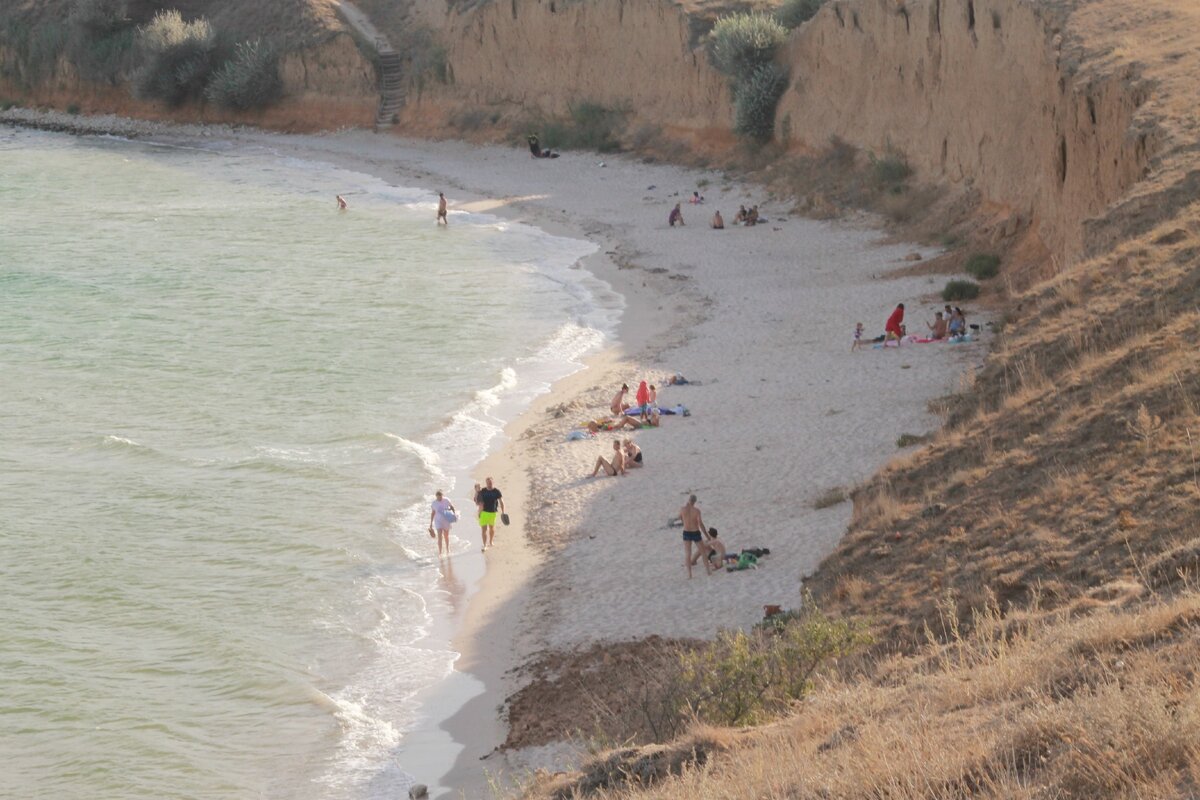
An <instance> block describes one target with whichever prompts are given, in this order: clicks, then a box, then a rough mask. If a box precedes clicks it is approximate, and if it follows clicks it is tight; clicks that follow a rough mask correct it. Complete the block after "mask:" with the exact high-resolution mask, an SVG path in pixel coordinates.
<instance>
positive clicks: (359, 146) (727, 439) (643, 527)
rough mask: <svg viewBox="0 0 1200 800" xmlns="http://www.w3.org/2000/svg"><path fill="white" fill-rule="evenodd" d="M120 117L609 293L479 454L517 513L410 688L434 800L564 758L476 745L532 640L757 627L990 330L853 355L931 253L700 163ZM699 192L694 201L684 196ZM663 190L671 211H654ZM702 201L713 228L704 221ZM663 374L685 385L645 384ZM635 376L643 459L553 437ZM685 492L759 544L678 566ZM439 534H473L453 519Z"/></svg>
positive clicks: (925, 284)
mask: <svg viewBox="0 0 1200 800" xmlns="http://www.w3.org/2000/svg"><path fill="white" fill-rule="evenodd" d="M135 132H137V133H148V134H149V135H151V136H158V137H161V138H164V139H165V140H169V141H172V142H179V141H180V140H184V141H186V140H187V139H188V138H189V137H206V138H207V137H210V136H219V137H221V138H231V139H233V140H234V141H237V142H241V143H244V144H248V145H251V146H263V147H268V148H271V149H273V150H276V151H277V152H279V153H281V154H284V155H288V156H293V157H298V158H305V159H310V160H315V161H326V162H332V163H335V164H338V165H339V166H343V167H346V168H350V169H355V170H359V171H363V172H368V173H371V174H374V175H376V176H378V177H381V178H383V179H385V180H388V181H393V182H396V183H402V184H407V185H418V186H423V187H426V188H429V189H432V190H434V191H437V190H439V189H440V190H442V191H445V192H446V194H447V196H448V197H449V199H450V203H451V206H450V211H451V215H450V227H451V229H453V224H454V213H455V211H462V210H475V211H489V212H492V213H496V214H499V215H502V216H504V217H507V218H510V219H520V220H523V221H526V222H530V223H532V224H535V225H538V226H540V227H543V228H545V229H547V230H550V231H552V232H558V233H562V234H565V235H575V236H580V237H586V238H588V239H590V240H592V241H593V242H595V243H596V244H597V245H598V247H599V250H598V252H597V253H596V254H595V255H594V256H592V257H590V258H588V259H586V260H585V262H584V263H583V264H582V265H581V268H583V269H587V270H590V271H591V272H592V273H594V274H595V275H596V276H597V277H598V278H600V279H601V280H603V281H606V282H607V283H609V284H610V285H611V286H612V287H613V289H614V291H616V292H618V293H619V294H620V295H622V296H623V297H624V298H625V304H626V306H625V310H624V315H623V319H622V322H621V325H620V330H619V335H618V341H617V342H615V343H614V344H613V346H611V347H610V348H608V349H607V350H606V351H604V352H602V353H599V354H597V355H596V356H594V357H592V358H591V359H590V360H589V362H588V367H587V369H585V370H584V371H582V372H579V373H577V374H575V375H573V376H571V377H569V378H567V379H565V380H563V381H561V382H560V383H558V384H556V385H555V386H554V387H553V389H552V390H551V392H550V393H549V394H547V395H544V396H543V397H542V398H540V399H539V400H538V401H537V402H536V403H535V404H534V405H533V407H532V408H530V409H529V410H528V411H527V412H526V413H525V414H524V415H523V416H522V417H521V418H520V419H518V420H517V421H516V422H514V423H513V424H512V425H510V426H509V428H508V429H507V431H506V433H507V438H508V442H507V444H506V445H505V446H504V448H503V449H502V450H501V451H499V452H497V453H495V454H494V455H493V456H492V457H491V458H490V459H489V460H488V462H486V463H485V464H484V465H482V466H481V467H480V469H479V471H478V477H479V478H480V479H482V478H483V477H484V476H485V475H491V476H494V477H495V478H496V482H497V484H498V485H499V486H500V487H501V488H502V489H503V490H504V493H505V498H506V501H507V503H508V507H509V510H510V512H511V513H512V517H513V523H514V524H513V525H512V526H511V527H507V528H502V529H500V530H499V532H498V535H497V547H496V548H495V549H493V550H491V551H489V552H488V553H486V554H481V553H479V552H478V550H477V549H476V550H473V551H472V552H470V553H468V554H467V555H466V556H461V557H459V559H460V560H466V559H478V560H480V561H483V560H486V564H487V568H486V574H485V575H484V577H483V579H482V580H481V582H480V584H479V589H478V591H477V593H476V594H475V595H474V596H473V597H472V598H471V600H470V603H469V605H468V607H467V609H466V611H465V614H464V615H463V616H462V622H461V627H460V629H459V630H458V631H457V632H456V635H455V639H454V641H455V645H456V647H457V648H458V649H459V650H460V652H461V653H462V658H461V659H460V661H459V663H458V669H459V670H460V671H462V672H464V673H468V674H470V675H471V676H472V681H470V682H469V683H470V686H460V687H459V688H458V689H454V690H448V691H447V692H446V693H444V694H443V695H439V696H438V697H437V698H435V699H432V700H430V703H431V704H435V705H439V706H440V707H439V708H432V707H431V708H429V709H427V714H428V715H429V716H431V717H434V718H439V719H441V720H443V721H444V729H445V730H446V731H447V732H448V734H449V736H450V738H451V739H452V740H453V741H454V742H456V745H457V746H458V747H459V748H460V752H459V753H458V755H457V761H456V763H455V764H454V766H453V768H452V769H450V771H449V772H448V773H447V774H444V775H437V774H424V773H421V772H420V771H419V768H420V765H419V764H418V765H414V766H416V767H417V768H418V778H419V779H420V780H422V781H424V782H426V783H428V784H429V785H430V786H431V789H432V790H433V794H434V796H446V797H467V798H475V797H487V796H491V795H490V792H491V789H489V781H495V782H498V783H500V784H504V783H506V782H508V781H510V780H512V779H514V778H519V777H520V776H521V775H522V774H524V772H525V771H526V770H528V769H530V768H533V767H537V766H550V767H554V766H557V764H555V761H554V759H555V758H562V757H565V754H567V753H569V752H570V751H569V748H567V749H564V748H554V747H550V748H537V749H536V751H535V752H530V753H520V752H517V753H512V752H502V753H495V754H494V755H491V756H489V754H490V753H492V751H493V750H494V749H495V748H496V747H497V746H498V745H500V744H501V743H502V742H503V740H504V737H505V727H504V725H503V722H502V720H501V719H500V718H499V716H498V711H497V709H498V707H499V706H500V705H501V704H502V703H503V701H504V698H505V697H507V696H508V695H510V694H511V693H512V692H513V691H514V690H515V689H516V688H518V680H519V678H518V677H517V676H516V675H514V674H513V672H512V670H514V669H515V668H516V667H519V666H520V665H522V664H524V663H525V662H527V661H528V660H529V659H530V658H531V656H532V655H533V654H536V653H542V652H545V651H552V650H558V649H567V648H574V647H578V646H581V645H587V644H591V643H594V642H607V641H623V640H630V639H636V638H638V637H644V636H647V635H650V634H660V635H664V636H675V637H710V636H712V635H713V634H715V632H716V631H717V630H718V629H719V628H721V627H733V626H746V625H750V624H752V623H754V622H755V621H757V620H759V619H760V618H761V616H762V611H763V606H764V605H765V604H778V605H782V606H784V607H795V606H797V605H798V604H799V602H800V598H801V592H802V585H803V578H804V577H805V576H806V575H808V574H809V573H811V572H812V571H813V570H814V569H815V568H816V567H817V565H818V564H819V563H820V561H821V560H822V558H823V557H824V556H825V555H826V554H828V553H829V552H830V550H831V549H832V547H833V546H834V545H835V543H836V542H837V541H838V539H839V538H840V537H841V536H842V534H843V532H844V531H845V529H846V526H847V523H848V521H849V519H850V513H851V504H850V503H849V502H841V503H836V504H834V505H832V506H829V507H826V508H823V509H816V508H814V502H815V501H816V500H817V499H818V498H819V497H821V496H822V495H824V494H825V493H826V492H828V491H829V490H831V489H835V488H838V487H841V488H845V489H849V488H851V487H853V486H854V485H855V484H857V483H859V482H861V481H863V480H865V479H867V478H868V477H869V476H870V475H871V474H872V473H873V472H874V471H875V470H877V469H878V468H879V467H880V466H881V465H883V464H884V463H886V462H887V461H888V460H889V459H891V458H892V457H894V456H895V455H896V454H897V453H898V450H897V445H896V440H897V437H899V436H900V435H901V434H903V433H909V434H923V433H926V432H928V431H930V430H932V429H933V428H934V427H936V426H937V424H938V419H937V418H936V417H935V416H933V415H932V414H930V413H929V411H928V409H927V405H928V402H929V401H930V400H931V399H933V398H936V397H939V396H942V395H944V394H946V393H948V392H949V391H951V390H952V389H955V388H956V387H957V386H958V382H959V380H960V377H961V376H962V375H963V374H964V373H965V372H967V371H969V370H971V369H973V368H974V366H975V365H977V364H979V363H980V362H981V361H982V359H983V356H984V353H985V348H986V346H987V338H988V337H987V335H986V333H985V334H984V336H983V337H982V341H979V342H975V343H971V344H965V345H950V344H942V343H937V344H927V345H911V346H908V345H906V346H904V347H902V348H900V349H898V350H897V349H892V348H889V349H886V350H879V349H872V348H871V347H870V345H868V346H867V347H866V348H865V349H864V350H861V351H859V352H854V353H852V352H850V342H851V334H852V331H853V329H854V325H855V323H856V322H860V321H861V322H863V323H864V325H865V328H866V334H867V336H868V337H870V336H874V335H877V334H879V333H881V332H882V328H883V323H884V320H885V319H886V318H887V316H888V314H889V313H890V312H891V310H892V309H893V308H894V307H895V305H896V303H898V302H903V303H905V304H906V306H907V307H908V315H907V321H908V324H909V329H910V331H912V332H918V331H920V332H923V331H924V330H925V322H926V321H927V320H932V319H933V313H934V310H935V309H940V308H941V306H942V303H941V301H940V299H939V298H938V297H936V292H937V290H938V289H940V286H941V283H942V279H939V278H937V277H931V276H916V277H904V278H893V277H889V272H892V271H895V270H898V269H899V268H900V267H902V266H904V265H905V264H906V262H905V261H904V258H905V256H906V255H907V254H909V253H912V252H914V251H918V252H922V254H923V255H924V256H925V257H928V256H930V255H932V254H933V253H934V252H935V251H929V250H924V251H923V250H921V249H920V248H917V247H914V246H913V245H909V244H889V243H885V242H884V241H883V239H882V237H881V234H879V233H878V232H877V231H876V230H874V229H873V228H872V223H871V220H869V219H865V218H864V219H858V220H854V221H851V222H840V223H828V222H816V221H811V220H806V219H802V218H798V217H790V216H788V215H787V211H788V210H789V208H790V206H791V201H790V200H789V199H787V198H781V199H773V198H770V197H768V196H766V194H765V193H764V192H762V191H760V190H758V189H757V188H756V187H754V186H748V185H743V184H739V183H738V182H736V181H731V180H728V179H726V178H725V177H724V176H723V175H722V174H721V173H718V172H704V171H697V170H689V169H683V168H677V167H672V166H666V165H658V164H645V163H641V162H639V161H638V160H637V159H635V158H627V157H621V156H599V155H595V154H588V153H578V154H577V153H568V154H566V155H565V156H564V157H563V158H561V159H558V160H555V161H548V160H547V161H534V160H532V159H530V158H529V157H528V152H527V151H522V150H520V149H516V148H506V147H496V146H490V147H480V146H475V145H469V144H464V143H459V142H416V141H409V140H402V139H398V138H394V137H390V136H378V135H373V134H370V133H366V132H361V131H347V132H341V133H337V134H330V135H324V136H285V135H278V134H268V133H255V132H246V131H230V130H228V129H222V130H219V131H211V130H204V129H182V128H176V129H168V128H161V127H155V128H152V129H151V130H148V131H142V130H138V131H135ZM697 189H698V190H699V191H700V192H701V193H702V194H703V195H704V196H705V198H706V199H705V202H704V203H703V204H702V205H690V204H689V203H688V202H687V199H688V197H689V196H690V195H691V192H692V191H693V190H697ZM676 202H682V203H683V215H684V219H685V222H686V225H685V226H684V227H679V228H670V227H668V225H667V216H668V212H669V211H670V209H671V208H672V206H673V205H674V204H675V203H676ZM743 203H744V204H747V205H748V204H751V203H754V204H758V205H759V207H760V212H761V213H762V215H763V216H764V217H765V218H766V219H767V222H766V223H765V224H760V225H758V226H755V227H751V228H744V227H739V226H733V225H732V224H731V223H732V219H733V216H734V213H735V212H736V211H737V207H738V205H739V204H743ZM716 210H720V211H721V213H722V214H723V215H724V217H725V220H726V224H727V226H728V227H727V228H726V229H725V230H722V231H716V230H711V229H710V228H709V219H710V218H711V216H712V214H713V212H714V211H716ZM431 224H432V218H431ZM968 313H970V309H968ZM971 321H972V322H982V319H981V318H980V317H979V315H974V316H972V318H971ZM985 330H986V329H985ZM675 373H681V374H683V375H685V376H686V377H687V379H688V380H689V381H690V383H689V384H688V385H685V386H666V385H664V384H666V383H667V380H668V377H669V376H670V375H673V374H675ZM643 379H644V380H647V381H649V382H650V383H653V384H655V385H656V386H658V389H659V404H660V405H662V406H664V407H674V406H676V405H682V406H685V407H686V408H687V409H688V410H689V412H690V415H689V416H686V417H684V416H667V417H663V421H662V425H661V427H659V428H657V429H649V430H640V431H637V432H632V433H630V432H623V433H622V434H621V436H622V438H624V437H625V436H631V438H633V439H634V440H635V441H636V442H637V443H638V445H639V446H640V447H641V448H642V451H643V453H644V457H645V466H644V467H642V468H640V469H636V470H631V471H630V474H629V475H627V476H622V477H606V476H604V475H603V474H602V475H601V476H600V477H596V478H589V477H588V475H589V473H590V472H591V469H592V464H593V462H594V460H595V458H596V456H598V455H602V454H603V455H606V456H607V455H609V454H611V441H612V440H613V438H614V434H601V435H600V436H598V437H597V438H595V439H590V440H582V441H568V440H567V434H568V432H569V431H571V430H572V429H573V428H577V427H579V426H581V425H582V424H584V423H586V421H587V420H590V419H593V418H597V417H602V416H605V415H606V410H607V407H608V404H609V401H610V400H611V398H612V396H613V394H614V392H615V391H616V390H617V389H618V388H619V387H620V385H621V383H622V382H624V383H627V384H629V386H630V387H631V392H630V398H629V399H630V402H632V390H633V389H636V387H637V385H638V382H639V381H640V380H643ZM693 492H694V493H695V494H696V495H697V496H698V497H699V501H700V508H701V510H702V512H703V515H704V519H705V522H706V523H707V524H708V525H709V526H715V527H717V528H718V529H719V530H720V532H721V538H722V539H723V540H724V542H725V545H726V547H727V548H728V549H729V550H730V551H731V552H736V551H737V550H739V549H741V548H750V547H757V548H769V549H770V551H771V555H770V556H769V557H767V558H765V559H764V560H762V561H761V562H760V565H759V567H758V568H757V569H755V570H749V571H745V572H737V573H726V572H723V571H721V572H717V573H715V574H713V575H706V574H705V572H704V570H703V569H700V568H698V569H697V572H696V575H695V577H694V578H693V579H691V580H688V578H687V575H686V573H685V570H684V566H683V548H682V546H681V536H680V533H681V531H680V528H678V527H672V526H671V525H670V520H671V518H673V517H674V516H676V514H677V513H678V511H679V509H680V507H681V506H682V505H683V503H684V502H685V501H686V499H687V496H688V494H689V493H693ZM460 494H461V493H460ZM455 533H456V535H458V536H462V537H468V538H469V539H470V540H471V541H472V542H474V541H476V539H477V537H478V531H477V530H474V529H472V526H471V525H469V524H463V525H460V526H459V528H458V529H457V530H456V531H455ZM443 746H444V745H443ZM485 756H489V757H487V758H486V759H485V760H481V758H482V757H485ZM439 763H440V761H439ZM430 769H431V770H435V769H440V768H435V767H434V766H433V765H432V764H431V765H430Z"/></svg>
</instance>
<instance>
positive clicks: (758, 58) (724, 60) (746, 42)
mask: <svg viewBox="0 0 1200 800" xmlns="http://www.w3.org/2000/svg"><path fill="white" fill-rule="evenodd" d="M786 38H787V30H785V29H784V27H783V26H782V25H780V24H779V23H778V22H776V21H775V19H774V18H773V17H770V16H767V15H766V14H733V15H731V16H728V17H722V18H721V19H719V20H717V24H716V25H714V26H713V29H712V33H710V34H709V40H708V52H709V58H710V59H711V60H712V63H713V66H715V67H716V68H717V69H718V70H720V71H721V72H723V73H725V74H726V75H728V76H729V78H730V80H731V81H732V82H733V87H734V91H735V92H736V91H737V88H738V87H739V86H740V85H741V84H743V83H745V82H746V81H749V80H750V79H751V78H752V77H754V73H755V71H756V70H757V69H758V68H759V67H761V66H763V65H764V64H769V63H771V61H772V60H774V58H775V52H776V51H777V50H778V49H779V46H780V45H782V44H783V42H784V40H785V39H786Z"/></svg>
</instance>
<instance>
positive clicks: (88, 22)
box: [68, 0, 133, 39]
mask: <svg viewBox="0 0 1200 800" xmlns="http://www.w3.org/2000/svg"><path fill="white" fill-rule="evenodd" d="M128 6H129V3H128V2H127V1H126V0H75V2H74V3H73V4H72V5H71V13H70V15H69V16H68V20H69V21H70V23H71V27H72V28H74V29H76V30H77V31H79V32H80V33H83V34H86V35H87V36H88V37H89V38H92V39H101V38H104V37H105V36H111V35H112V34H114V33H117V32H119V31H123V30H127V29H129V28H131V27H133V22H132V21H131V20H130V19H129V8H128Z"/></svg>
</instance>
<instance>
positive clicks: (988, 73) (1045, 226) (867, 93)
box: [777, 0, 1149, 263]
mask: <svg viewBox="0 0 1200 800" xmlns="http://www.w3.org/2000/svg"><path fill="white" fill-rule="evenodd" d="M1063 19H1064V17H1063V16H1060V15H1059V14H1054V13H1051V12H1050V11H1048V10H1046V9H1042V10H1041V11H1039V10H1038V9H1037V8H1036V7H1035V6H1034V5H1033V4H1031V3H1029V2H1027V0H903V1H901V0H833V2H831V3H830V4H829V5H828V6H827V7H826V8H824V9H822V11H821V12H820V14H818V16H817V17H816V18H814V19H813V20H812V21H811V22H810V23H809V24H807V25H804V26H802V27H801V28H800V29H798V30H797V31H796V33H795V34H794V36H793V37H792V39H791V41H790V42H789V44H788V47H787V48H786V51H785V53H784V54H783V60H784V61H785V62H786V64H787V66H788V68H789V69H790V71H791V75H792V84H791V87H790V88H789V89H788V91H787V92H786V93H785V95H784V97H783V100H782V101H781V102H780V104H779V111H778V115H777V122H778V124H777V127H778V129H779V131H780V132H781V133H784V132H790V136H791V137H792V140H793V141H794V142H800V143H804V144H807V145H810V146H819V145H821V144H822V143H824V142H826V141H827V140H828V139H829V137H830V136H835V135H836V136H839V137H842V138H843V139H846V140H847V141H850V142H852V143H854V144H856V145H859V146H861V147H865V148H869V149H871V150H873V151H875V152H876V153H880V154H882V153H884V152H886V151H888V150H894V151H896V152H898V153H900V154H903V156H904V157H905V158H907V159H908V161H909V163H910V164H911V165H912V166H913V167H914V168H915V169H916V170H917V171H918V173H919V174H920V176H921V178H922V179H924V180H930V181H935V182H937V181H944V182H948V183H951V184H955V185H960V186H963V185H968V186H973V187H974V188H976V189H978V190H979V191H980V192H981V193H982V195H983V196H984V197H985V198H987V199H988V200H990V201H993V202H995V203H1000V204H1003V205H1006V206H1009V207H1011V209H1012V211H1013V213H1014V214H1017V215H1020V216H1021V217H1022V218H1023V219H1024V220H1025V221H1029V220H1031V219H1032V220H1033V222H1034V223H1035V224H1036V225H1037V226H1038V232H1039V234H1040V236H1041V237H1042V239H1043V241H1044V242H1045V243H1046V245H1047V246H1048V247H1049V248H1050V251H1051V253H1054V254H1055V255H1056V256H1058V257H1059V259H1060V261H1062V262H1064V263H1066V262H1069V261H1072V260H1074V259H1076V258H1078V257H1079V256H1080V255H1081V254H1082V253H1083V252H1084V250H1085V246H1084V241H1083V235H1084V234H1083V225H1082V223H1083V221H1084V220H1086V219H1088V218H1089V217H1092V216H1095V215H1097V214H1099V213H1101V212H1102V211H1103V210H1104V209H1105V208H1106V207H1107V206H1108V205H1109V203H1111V202H1112V201H1113V200H1115V199H1116V198H1117V197H1119V196H1120V195H1121V194H1122V193H1123V192H1124V191H1125V190H1126V189H1128V188H1129V187H1130V186H1131V185H1132V184H1133V183H1134V182H1136V181H1137V180H1138V179H1139V178H1140V177H1141V176H1142V174H1143V173H1144V170H1145V168H1146V165H1147V163H1148V159H1149V153H1148V149H1149V148H1148V139H1147V135H1146V134H1144V133H1138V132H1137V131H1135V130H1134V129H1133V126H1132V123H1133V120H1134V115H1135V112H1136V110H1137V108H1138V106H1139V105H1140V104H1141V102H1142V101H1143V99H1144V97H1145V91H1146V90H1145V89H1144V88H1141V87H1139V85H1138V83H1137V81H1136V80H1134V77H1135V76H1134V75H1133V74H1131V73H1130V72H1129V71H1128V70H1123V71H1119V72H1117V73H1115V74H1109V75H1100V74H1092V73H1085V72H1077V71H1076V70H1077V67H1076V66H1075V60H1076V59H1077V58H1079V57H1080V56H1081V54H1080V53H1078V52H1071V53H1068V54H1067V55H1064V36H1063V33H1062V32H1060V31H1059V30H1056V28H1057V26H1058V25H1059V24H1060V23H1061V22H1062V21H1063ZM1066 49H1067V50H1071V45H1070V43H1068V44H1067V46H1066Z"/></svg>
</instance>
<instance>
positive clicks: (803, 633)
mask: <svg viewBox="0 0 1200 800" xmlns="http://www.w3.org/2000/svg"><path fill="white" fill-rule="evenodd" d="M806 606H807V608H806V609H805V610H803V611H798V612H791V613H788V614H785V615H782V616H781V617H772V618H770V619H768V620H767V621H766V622H764V623H763V624H762V625H760V626H759V627H757V628H756V629H754V630H752V631H750V632H749V633H747V632H745V631H722V632H721V633H720V635H718V636H717V639H716V641H714V642H712V643H711V644H710V645H708V646H707V647H702V648H699V649H697V650H694V651H689V652H685V653H684V654H683V655H682V656H681V665H682V674H681V675H680V680H679V682H678V683H679V686H681V687H682V688H683V692H682V695H683V699H684V700H685V702H686V706H687V709H688V710H689V711H690V713H692V714H694V715H695V716H696V718H698V719H700V720H702V721H705V722H709V723H712V724H714V725H723V726H734V725H747V724H754V723H756V722H762V721H763V720H764V719H766V718H768V717H770V716H773V715H775V714H779V713H782V712H783V711H785V710H786V709H787V708H789V707H790V705H791V704H792V703H793V702H794V701H795V700H798V699H800V698H801V697H803V696H804V695H805V694H806V693H807V692H808V691H809V689H810V688H811V681H812V678H813V676H814V675H815V674H816V672H817V670H818V669H819V668H820V667H821V666H823V665H824V664H826V663H828V662H829V661H831V660H834V659H838V658H843V657H845V656H848V655H850V654H851V653H853V652H855V651H856V650H858V649H860V648H862V647H863V646H865V645H867V644H870V642H871V636H870V634H869V633H868V632H867V629H866V627H865V626H864V625H862V624H861V623H858V622H852V621H848V620H844V619H835V618H833V617H830V616H828V615H826V614H824V613H823V612H822V611H821V610H820V609H818V608H815V607H813V606H812V598H806Z"/></svg>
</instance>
